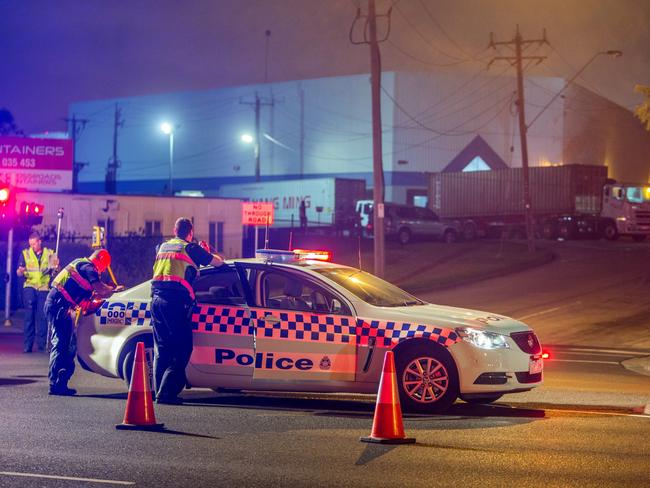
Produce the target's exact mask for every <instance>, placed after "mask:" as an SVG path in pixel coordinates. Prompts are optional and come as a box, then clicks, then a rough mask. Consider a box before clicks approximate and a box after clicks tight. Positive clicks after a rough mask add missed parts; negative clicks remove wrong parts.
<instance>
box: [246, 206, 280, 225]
mask: <svg viewBox="0 0 650 488" xmlns="http://www.w3.org/2000/svg"><path fill="white" fill-rule="evenodd" d="M241 222H242V224H244V225H266V224H268V225H271V224H272V223H273V203H270V202H242V204H241Z"/></svg>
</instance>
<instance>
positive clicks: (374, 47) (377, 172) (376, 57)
mask: <svg viewBox="0 0 650 488" xmlns="http://www.w3.org/2000/svg"><path fill="white" fill-rule="evenodd" d="M391 10H392V9H391ZM391 10H388V13H387V14H386V15H381V16H379V17H386V18H387V19H388V29H387V32H386V34H385V36H384V37H383V38H382V39H378V38H377V17H378V16H377V14H376V11H375V0H368V15H367V16H365V19H366V22H365V26H364V29H363V41H354V40H353V37H352V34H353V30H354V27H355V24H356V23H357V21H359V20H360V19H361V17H362V16H361V11H360V9H359V10H357V16H356V17H355V19H354V21H353V23H352V27H350V42H352V44H368V45H369V46H370V85H371V100H372V175H373V176H372V181H373V189H372V192H373V202H374V203H373V209H374V212H373V234H374V272H375V274H376V275H377V276H379V277H383V276H384V274H385V265H386V253H385V236H384V234H385V232H384V230H385V229H384V164H383V160H382V136H381V54H380V52H379V43H380V42H384V41H385V40H386V39H388V36H389V34H390V14H391Z"/></svg>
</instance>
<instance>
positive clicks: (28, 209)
mask: <svg viewBox="0 0 650 488" xmlns="http://www.w3.org/2000/svg"><path fill="white" fill-rule="evenodd" d="M43 209H44V206H43V205H41V204H40V203H34V202H22V203H21V204H20V214H19V215H18V218H19V219H20V222H21V223H23V224H25V225H40V224H41V223H43Z"/></svg>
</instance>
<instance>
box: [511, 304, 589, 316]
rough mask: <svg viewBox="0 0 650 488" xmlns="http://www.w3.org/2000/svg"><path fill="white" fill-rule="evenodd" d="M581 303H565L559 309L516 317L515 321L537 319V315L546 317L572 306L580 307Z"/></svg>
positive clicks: (554, 308) (549, 309)
mask: <svg viewBox="0 0 650 488" xmlns="http://www.w3.org/2000/svg"><path fill="white" fill-rule="evenodd" d="M581 303H582V302H581V301H577V302H571V303H567V304H566V305H561V306H559V307H553V308H547V309H546V310H540V311H539V312H535V313H531V314H528V315H524V316H523V317H518V318H517V320H526V319H529V318H531V317H537V316H539V315H546V314H547V313H553V312H557V311H558V310H562V309H563V308H568V307H573V306H574V305H580V304H581Z"/></svg>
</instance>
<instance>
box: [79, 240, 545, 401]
mask: <svg viewBox="0 0 650 488" xmlns="http://www.w3.org/2000/svg"><path fill="white" fill-rule="evenodd" d="M328 257H329V256H328V255H327V253H323V252H316V251H299V250H295V251H271V250H265V251H259V252H258V254H257V257H256V258H255V259H236V260H232V261H227V262H226V264H225V265H223V266H221V267H218V268H204V269H202V270H201V273H200V276H199V277H198V278H197V279H196V281H195V282H194V290H195V293H196V299H197V304H196V306H195V307H194V310H193V313H192V327H193V329H194V352H193V354H192V358H191V360H190V363H189V365H188V367H187V381H188V384H189V385H190V386H192V387H202V388H213V389H216V388H228V389H243V390H277V391H311V392H356V393H376V391H377V387H378V383H379V378H380V375H381V368H382V363H383V359H384V353H385V352H386V351H388V350H393V351H394V353H395V363H396V368H397V377H398V383H399V390H400V399H401V403H402V407H403V408H404V410H406V411H416V412H440V411H442V410H444V409H446V408H447V407H449V406H450V405H451V404H452V403H453V402H454V401H455V400H456V398H458V397H460V398H462V399H463V400H465V401H468V402H477V403H487V402H492V401H495V400H497V399H498V398H499V397H501V395H503V394H504V393H513V392H519V391H526V390H530V389H531V388H534V387H536V386H539V385H540V384H541V383H542V369H543V360H542V358H541V352H542V350H541V346H540V343H539V341H538V339H537V337H536V335H535V334H534V333H533V331H532V330H531V329H530V328H529V327H528V326H526V325H525V324H523V323H521V322H517V321H515V320H513V319H510V318H508V317H504V316H501V315H496V314H491V313H485V312H479V311H474V310H466V309H462V308H454V307H446V306H441V305H433V304H429V303H426V302H423V301H421V300H419V299H417V298H415V297H414V296H412V295H410V294H408V293H406V292H405V291H403V290H401V289H399V288H397V287H396V286H393V285H391V284H390V283H387V282H385V281H383V280H381V279H379V278H377V277H375V276H373V275H371V274H369V273H366V272H364V271H361V270H359V269H355V268H351V267H348V266H343V265H339V264H334V263H331V262H328V261H327V260H323V259H327V258H328ZM149 295H150V282H146V283H142V284H141V285H138V286H136V287H134V288H131V289H129V290H126V291H124V292H121V293H116V294H115V295H114V296H113V297H111V298H110V299H109V300H107V301H105V302H104V303H102V304H101V306H100V307H99V308H98V309H97V310H96V312H95V313H94V314H93V315H89V316H86V317H84V318H83V319H82V320H81V322H80V324H79V327H78V331H77V336H78V358H79V362H80V363H81V365H82V366H83V367H85V368H86V369H88V370H90V371H94V372H96V373H99V374H102V375H105V376H112V377H121V378H124V379H125V380H126V381H128V380H129V377H130V373H131V365H132V363H133V351H134V348H135V344H136V342H138V341H144V342H145V345H146V347H147V348H149V354H151V348H152V343H153V339H152V332H151V327H150V322H151V312H150V309H149V302H150V296H149Z"/></svg>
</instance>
